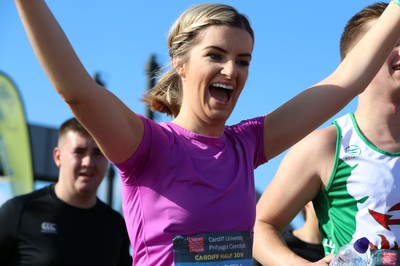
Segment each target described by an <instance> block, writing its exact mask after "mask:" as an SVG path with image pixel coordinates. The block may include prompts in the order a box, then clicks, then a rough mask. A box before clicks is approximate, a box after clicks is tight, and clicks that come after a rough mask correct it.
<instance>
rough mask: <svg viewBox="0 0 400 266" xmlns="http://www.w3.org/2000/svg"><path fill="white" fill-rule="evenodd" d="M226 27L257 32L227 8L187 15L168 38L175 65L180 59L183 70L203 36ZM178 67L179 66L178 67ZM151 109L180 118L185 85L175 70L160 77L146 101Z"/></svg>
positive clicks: (204, 7) (197, 9)
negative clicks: (222, 26)
mask: <svg viewBox="0 0 400 266" xmlns="http://www.w3.org/2000/svg"><path fill="white" fill-rule="evenodd" d="M215 25H226V26H231V27H236V28H241V29H244V30H246V31H247V32H249V33H250V35H251V37H252V38H253V40H254V32H253V29H252V28H251V25H250V22H249V20H248V19H247V17H246V16H245V15H243V14H240V13H239V12H238V11H237V10H236V9H235V8H233V7H231V6H229V5H224V4H198V5H194V6H192V7H190V8H189V9H187V10H186V11H185V12H183V13H182V14H181V15H180V16H179V18H178V19H177V20H176V21H175V23H174V24H173V25H172V27H171V29H170V31H169V33H168V38H167V44H168V48H169V56H170V58H171V62H172V60H173V59H176V58H179V59H180V60H179V66H181V65H182V64H184V63H185V62H187V60H188V57H189V51H190V50H191V49H192V47H193V46H194V45H196V44H197V42H198V39H199V38H198V36H199V35H200V33H201V32H202V31H203V30H204V29H206V28H207V27H209V26H215ZM175 67H177V66H175ZM142 100H143V101H144V102H145V103H146V104H147V106H148V107H149V108H150V109H151V110H153V111H158V112H160V113H165V114H167V115H169V116H174V117H176V116H177V115H178V114H179V111H180V109H181V104H182V82H181V79H180V76H179V75H178V74H177V73H176V71H175V68H171V69H170V70H168V71H167V72H166V73H165V74H163V75H161V76H160V79H159V80H158V82H157V84H156V85H155V87H154V88H152V89H151V90H150V91H148V92H147V93H146V94H145V95H144V97H143V99H142Z"/></svg>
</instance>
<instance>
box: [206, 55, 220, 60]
mask: <svg viewBox="0 0 400 266" xmlns="http://www.w3.org/2000/svg"><path fill="white" fill-rule="evenodd" d="M208 57H210V58H211V59H212V60H220V59H221V58H222V57H221V56H220V55H219V54H211V53H210V54H208Z"/></svg>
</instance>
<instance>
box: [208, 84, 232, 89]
mask: <svg viewBox="0 0 400 266" xmlns="http://www.w3.org/2000/svg"><path fill="white" fill-rule="evenodd" d="M212 86H214V87H218V88H223V89H226V90H233V86H228V85H225V84H221V83H216V84H212Z"/></svg>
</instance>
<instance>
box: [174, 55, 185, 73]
mask: <svg viewBox="0 0 400 266" xmlns="http://www.w3.org/2000/svg"><path fill="white" fill-rule="evenodd" d="M172 65H173V67H174V69H175V71H176V73H178V75H179V76H180V77H181V78H185V77H186V75H185V64H182V62H181V59H179V58H174V59H172Z"/></svg>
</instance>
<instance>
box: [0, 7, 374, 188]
mask: <svg viewBox="0 0 400 266" xmlns="http://www.w3.org/2000/svg"><path fill="white" fill-rule="evenodd" d="M201 2H209V1H183V0H169V1H152V2H147V1H132V0H113V1H111V0H107V1H106V0H97V1H94V0H84V1H82V0H68V1H60V0H49V1H47V3H48V5H49V6H50V8H51V9H52V11H53V13H54V14H55V16H56V18H57V19H58V21H59V22H60V24H61V26H62V27H63V29H64V31H65V32H66V34H67V36H68V37H69V39H70V41H71V43H72V45H73V46H74V48H75V50H76V52H77V54H78V56H79V57H80V59H81V61H82V63H83V64H84V66H85V67H86V69H87V70H88V72H89V73H91V74H94V73H96V72H99V73H100V74H101V76H102V78H103V80H104V81H105V83H106V86H107V87H108V89H109V90H110V91H112V92H113V93H114V94H116V95H117V96H118V97H119V98H120V99H121V100H122V101H123V102H125V103H126V104H127V105H128V106H129V107H130V108H131V109H132V110H134V111H135V112H137V113H142V114H144V113H145V107H144V105H143V104H142V103H141V102H140V101H139V99H140V97H141V96H142V94H143V92H144V90H145V89H146V74H145V70H144V69H145V65H146V62H147V60H148V59H149V56H150V55H151V54H155V56H156V60H157V62H158V63H159V64H160V65H166V64H168V62H169V57H168V51H167V48H166V36H167V32H168V29H169V27H170V25H171V24H172V23H173V22H174V20H175V19H176V18H177V17H178V16H179V14H180V13H181V12H182V11H183V10H185V9H186V8H187V7H189V6H190V5H192V4H196V3H201ZM219 2H221V3H227V4H230V5H233V6H234V7H236V8H237V9H238V10H239V11H240V12H242V13H244V14H246V15H247V16H248V17H249V19H250V21H251V23H252V26H253V28H254V31H255V47H254V52H253V60H252V62H251V66H250V74H249V78H248V82H247V84H246V87H245V89H244V91H243V93H242V95H241V98H240V100H239V102H238V104H237V106H236V109H235V111H234V112H233V114H232V116H231V118H230V119H229V120H228V124H232V123H236V122H239V121H240V120H243V119H246V118H250V117H254V116H258V115H263V114H266V113H268V112H271V111H272V110H274V109H275V108H277V107H278V106H279V105H281V104H283V103H284V102H286V101H287V100H289V99H290V98H291V97H293V96H295V95H296V94H298V93H299V92H301V91H302V90H304V89H306V88H307V87H309V86H311V85H313V84H314V83H316V82H318V81H319V80H321V79H323V78H324V77H326V76H327V75H329V74H330V73H331V72H332V71H333V70H334V69H335V68H336V66H337V65H338V64H339V62H340V57H339V40H340V35H341V33H342V31H343V27H344V26H345V24H346V22H347V20H348V19H349V18H350V17H351V16H352V15H353V14H354V13H356V12H358V11H359V10H360V9H362V8H363V7H365V6H366V5H369V4H372V3H374V2H373V1H366V0H357V1H354V0H336V1H315V0H309V1H244V0H232V1H219ZM0 26H1V32H0V71H2V72H4V73H6V74H7V75H8V76H9V77H10V78H11V79H12V80H13V81H14V83H15V84H16V85H17V87H18V90H19V92H20V94H21V96H22V99H23V104H24V106H25V112H26V116H27V120H28V123H30V124H36V125H43V126H50V127H57V126H58V125H59V124H60V123H61V122H63V121H64V120H65V119H67V118H69V117H71V112H70V111H69V109H68V108H67V106H66V104H65V103H64V102H63V101H62V100H61V99H60V98H59V96H58V95H57V94H56V93H55V92H54V90H53V88H52V86H51V84H50V82H49V81H48V79H47V77H46V76H45V74H44V72H43V70H42V69H41V67H40V65H39V63H38V61H37V60H36V58H35V56H34V54H33V52H32V49H31V47H30V45H29V43H28V40H27V38H26V35H25V32H24V30H23V28H22V24H21V22H20V20H19V17H18V15H17V11H16V8H15V6H14V3H13V1H2V4H0ZM355 104H356V101H353V102H352V103H350V104H349V105H348V106H347V107H346V108H345V109H344V110H343V111H341V112H340V113H339V114H338V115H336V116H335V117H337V116H339V115H341V114H344V113H345V112H348V111H353V110H355ZM293 115H295V114H293ZM156 120H157V121H166V120H169V118H167V117H165V116H162V115H158V116H156ZM283 122H284V121H283ZM325 125H327V123H326V124H325ZM281 159H282V156H279V157H277V158H274V159H273V160H271V161H270V162H269V163H267V164H266V165H264V166H261V167H259V168H258V169H257V170H256V187H257V189H258V190H259V191H262V190H263V189H264V188H265V187H266V186H267V185H268V183H269V182H270V180H271V178H272V177H273V175H274V173H275V171H276V169H277V167H278V165H279V162H280V160H281ZM294 184H295V183H294Z"/></svg>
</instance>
